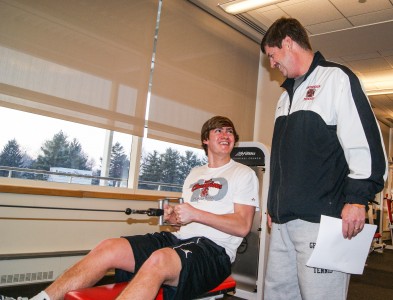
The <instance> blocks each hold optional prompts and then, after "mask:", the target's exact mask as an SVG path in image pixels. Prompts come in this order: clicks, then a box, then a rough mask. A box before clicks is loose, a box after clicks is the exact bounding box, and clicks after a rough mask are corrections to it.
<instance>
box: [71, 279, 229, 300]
mask: <svg viewBox="0 0 393 300" xmlns="http://www.w3.org/2000/svg"><path fill="white" fill-rule="evenodd" d="M127 284H128V282H121V283H112V284H106V285H101V286H96V287H91V288H85V289H80V290H76V291H72V292H68V293H67V294H66V295H65V297H64V300H99V299H105V300H113V299H115V298H116V297H117V296H118V295H119V294H120V293H121V291H122V290H124V289H125V287H126V286H127ZM235 288H236V281H235V280H234V279H233V278H232V277H231V276H229V277H228V278H227V279H225V280H224V281H223V282H222V283H221V284H220V285H219V286H217V287H216V288H214V289H212V290H210V291H209V292H208V293H206V294H205V295H203V296H204V297H207V296H209V295H212V296H213V295H221V294H225V293H228V292H231V291H234V290H235ZM163 299H164V296H163V289H162V288H161V289H160V290H159V291H158V294H157V297H156V300H163Z"/></svg>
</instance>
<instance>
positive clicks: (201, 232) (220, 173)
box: [174, 160, 259, 262]
mask: <svg viewBox="0 0 393 300" xmlns="http://www.w3.org/2000/svg"><path fill="white" fill-rule="evenodd" d="M258 190H259V187H258V179H257V176H256V174H255V172H254V171H253V170H252V169H251V168H249V167H247V166H245V165H243V164H240V163H238V162H235V161H234V160H230V162H229V163H227V164H226V165H224V166H222V167H219V168H209V167H208V166H207V165H204V166H200V167H195V168H194V169H192V170H191V172H190V174H189V175H188V176H187V178H186V180H185V181H184V185H183V199H184V202H187V203H189V204H191V205H192V206H194V207H195V208H198V209H200V210H204V211H207V212H210V213H214V214H229V213H233V212H234V203H239V204H246V205H251V206H255V207H256V208H257V209H258V208H259V199H258ZM174 234H175V235H176V236H177V237H178V238H180V239H187V238H191V237H195V236H204V237H207V238H209V239H211V240H212V241H214V242H215V243H216V244H217V245H220V246H222V247H224V248H225V250H226V253H227V254H228V256H229V257H230V259H231V262H234V260H235V257H236V251H237V248H238V247H239V245H240V243H241V242H242V240H243V238H241V237H237V236H233V235H230V234H227V233H224V232H222V231H219V230H217V229H215V228H213V227H210V226H207V225H203V224H200V223H196V222H192V223H190V224H187V225H184V226H182V227H181V228H180V230H179V231H178V232H175V233H174Z"/></svg>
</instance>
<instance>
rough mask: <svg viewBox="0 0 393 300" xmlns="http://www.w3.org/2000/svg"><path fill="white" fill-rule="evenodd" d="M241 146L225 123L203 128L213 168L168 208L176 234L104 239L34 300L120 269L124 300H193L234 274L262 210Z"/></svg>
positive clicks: (200, 172)
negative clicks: (158, 299)
mask: <svg viewBox="0 0 393 300" xmlns="http://www.w3.org/2000/svg"><path fill="white" fill-rule="evenodd" d="M238 140H239V136H238V134H237V133H236V129H235V126H234V125H233V123H232V121H231V120H229V119H228V118H226V117H222V116H216V117H213V118H211V119H209V120H208V121H206V122H205V124H204V125H203V127H202V130H201V142H202V147H203V149H204V150H205V153H206V155H207V157H208V163H207V164H206V165H204V166H200V167H195V168H194V169H192V170H191V172H190V174H189V175H188V177H187V178H186V180H185V182H184V185H183V195H182V197H183V199H184V201H185V203H183V204H179V205H176V206H166V207H165V208H164V220H166V221H168V222H169V223H173V224H178V225H179V226H180V229H179V230H178V231H177V232H173V233H170V232H165V231H163V232H157V233H153V234H146V235H139V236H129V237H121V238H112V239H108V240H105V241H103V242H101V243H100V244H99V245H98V246H97V247H95V248H94V249H93V250H92V251H91V252H90V253H89V254H88V255H86V256H85V257H84V258H83V259H82V260H81V261H79V262H78V263H76V264H75V265H74V266H72V267H71V268H70V269H69V270H67V271H66V272H65V273H64V274H63V275H61V276H60V277H59V278H58V279H56V280H55V281H54V282H53V283H52V284H51V285H50V286H49V287H48V288H46V289H45V291H42V292H41V293H40V294H38V295H36V296H35V297H33V298H32V300H44V299H45V300H61V299H63V297H64V295H65V294H66V293H67V292H68V291H71V290H75V289H80V288H84V287H90V286H93V285H94V284H95V283H96V282H97V281H98V280H100V279H101V278H102V277H103V276H104V275H105V274H106V272H107V271H108V270H110V269H113V268H116V269H120V270H122V271H120V272H118V274H121V277H122V279H123V280H125V281H128V280H129V281H130V282H129V284H128V285H127V287H126V288H125V289H124V290H123V291H122V293H121V294H120V295H119V296H118V298H117V299H137V300H148V299H154V298H155V296H156V294H157V292H158V290H159V289H160V287H161V286H162V285H163V286H164V296H165V297H166V298H165V299H176V300H186V299H193V298H195V297H197V296H200V295H202V294H203V293H205V292H207V291H209V290H210V289H212V288H214V287H215V286H217V285H218V284H220V283H221V282H222V281H223V280H224V279H225V278H227V277H228V276H229V275H230V273H231V263H232V262H233V261H234V260H235V256H236V250H237V248H238V246H239V245H240V243H241V241H242V239H243V237H244V236H246V235H247V234H248V232H249V231H250V229H251V225H252V221H253V216H254V213H255V209H256V207H258V205H259V200H258V190H259V189H258V180H257V177H256V175H255V172H254V171H253V170H252V169H251V168H249V167H247V166H245V165H242V164H240V163H237V162H235V161H233V160H232V159H231V158H230V153H231V151H232V149H233V147H234V145H235V143H236V142H238ZM1 297H3V298H1ZM0 299H1V300H2V299H12V298H7V297H4V296H0ZM18 299H27V298H22V297H19V298H18Z"/></svg>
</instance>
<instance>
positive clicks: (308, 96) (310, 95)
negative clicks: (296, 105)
mask: <svg viewBox="0 0 393 300" xmlns="http://www.w3.org/2000/svg"><path fill="white" fill-rule="evenodd" d="M320 87H321V86H320V85H310V86H308V87H307V91H306V97H304V100H314V99H315V98H314V95H315V93H316V91H317V89H318V88H320Z"/></svg>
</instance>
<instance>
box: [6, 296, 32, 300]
mask: <svg viewBox="0 0 393 300" xmlns="http://www.w3.org/2000/svg"><path fill="white" fill-rule="evenodd" d="M0 300H29V298H27V297H18V298H12V297H7V296H3V295H0Z"/></svg>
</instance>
